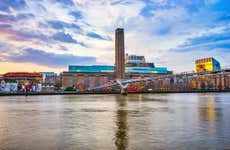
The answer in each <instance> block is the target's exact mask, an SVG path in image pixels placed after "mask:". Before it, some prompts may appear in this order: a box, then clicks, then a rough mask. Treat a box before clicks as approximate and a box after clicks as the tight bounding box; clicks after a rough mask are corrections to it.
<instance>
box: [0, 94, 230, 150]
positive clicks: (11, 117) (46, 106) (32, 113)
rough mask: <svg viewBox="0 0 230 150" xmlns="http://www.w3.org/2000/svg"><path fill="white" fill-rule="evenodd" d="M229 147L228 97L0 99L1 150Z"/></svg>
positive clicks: (228, 95)
mask: <svg viewBox="0 0 230 150" xmlns="http://www.w3.org/2000/svg"><path fill="white" fill-rule="evenodd" d="M224 148H225V149H230V93H209V94H163V95H160V94H159V95H157V94H155V95H151V94H140V95H128V96H121V95H69V96H66V95H65V96H28V97H23V96H16V97H0V149H1V150H2V149H3V150H8V149H9V150H27V149H28V150H46V149H47V150H48V149H51V150H52V149H54V150H56V149H58V150H63V149H67V150H81V149H89V150H91V149H92V150H93V149H96V150H112V149H118V150H124V149H130V150H140V149H143V150H144V149H146V150H148V149H150V150H152V149H185V150H187V149H224Z"/></svg>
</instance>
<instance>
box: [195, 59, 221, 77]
mask: <svg viewBox="0 0 230 150" xmlns="http://www.w3.org/2000/svg"><path fill="white" fill-rule="evenodd" d="M195 63H196V64H195V65H196V72H197V73H201V72H212V71H219V70H220V69H221V68H220V63H219V62H218V61H217V60H216V59H214V58H213V57H208V58H202V59H197V60H196V61H195Z"/></svg>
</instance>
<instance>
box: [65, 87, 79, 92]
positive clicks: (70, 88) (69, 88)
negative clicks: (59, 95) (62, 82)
mask: <svg viewBox="0 0 230 150" xmlns="http://www.w3.org/2000/svg"><path fill="white" fill-rule="evenodd" d="M65 91H76V89H75V88H74V87H72V86H70V87H67V88H66V89H65Z"/></svg>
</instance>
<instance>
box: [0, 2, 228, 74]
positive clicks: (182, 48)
mask: <svg viewBox="0 0 230 150" xmlns="http://www.w3.org/2000/svg"><path fill="white" fill-rule="evenodd" d="M119 27H121V28H124V32H125V52H126V53H129V54H136V55H144V56H145V57H146V60H147V61H148V62H154V63H155V64H156V66H159V67H161V66H163V67H167V68H168V69H169V70H172V71H174V72H183V71H192V70H194V61H195V59H197V58H203V57H210V56H211V57H214V58H216V59H217V60H218V61H220V63H221V66H229V65H230V5H229V0H192V1H190V0H39V1H38V0H1V1H0V73H5V72H13V71H30V72H33V71H54V72H60V71H63V70H67V67H68V65H114V62H115V59H114V55H115V50H114V49H115V44H114V38H115V37H114V35H115V29H116V28H119ZM229 67H230V66H229Z"/></svg>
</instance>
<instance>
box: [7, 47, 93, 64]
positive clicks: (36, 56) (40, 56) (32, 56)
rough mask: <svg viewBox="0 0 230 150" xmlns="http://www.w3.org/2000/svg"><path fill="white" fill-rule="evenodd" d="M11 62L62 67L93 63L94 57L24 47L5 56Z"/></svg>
mask: <svg viewBox="0 0 230 150" xmlns="http://www.w3.org/2000/svg"><path fill="white" fill-rule="evenodd" d="M7 60H8V61H11V62H20V63H27V62H31V63H35V64H38V65H42V66H48V67H53V68H64V67H67V66H68V65H69V64H81V65H86V64H94V63H95V62H96V59H95V58H94V57H85V56H75V55H71V54H55V53H49V52H45V51H42V50H38V49H33V48H26V49H23V50H22V52H21V53H20V54H17V55H11V56H9V57H8V58H7Z"/></svg>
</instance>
